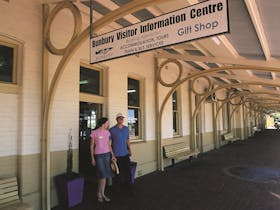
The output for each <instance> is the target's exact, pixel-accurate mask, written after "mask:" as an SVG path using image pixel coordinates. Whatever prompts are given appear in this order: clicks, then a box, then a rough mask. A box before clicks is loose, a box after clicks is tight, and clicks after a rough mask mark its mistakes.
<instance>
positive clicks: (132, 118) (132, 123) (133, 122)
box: [127, 78, 141, 139]
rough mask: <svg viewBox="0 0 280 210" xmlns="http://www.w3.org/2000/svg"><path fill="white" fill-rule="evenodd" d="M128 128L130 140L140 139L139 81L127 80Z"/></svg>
mask: <svg viewBox="0 0 280 210" xmlns="http://www.w3.org/2000/svg"><path fill="white" fill-rule="evenodd" d="M127 87H128V89H127V98H128V119H127V120H128V128H129V134H130V138H131V139H140V138H141V124H140V123H141V106H140V81H139V80H136V79H132V78H128V85H127Z"/></svg>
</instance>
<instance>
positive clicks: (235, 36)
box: [41, 0, 280, 107]
mask: <svg viewBox="0 0 280 210" xmlns="http://www.w3.org/2000/svg"><path fill="white" fill-rule="evenodd" d="M41 1H42V3H53V2H55V1H53V0H41ZM131 1H132V0H94V1H93V2H94V5H93V7H94V11H93V14H94V19H95V20H97V19H99V18H101V17H102V16H104V15H106V14H108V13H110V12H111V11H114V10H116V9H117V8H119V7H122V6H124V5H125V4H127V3H129V2H131ZM73 2H75V4H76V5H77V6H78V7H79V9H80V10H82V11H83V12H84V13H89V1H85V0H76V1H73ZM199 2H201V0H170V1H166V2H164V3H161V4H157V5H155V6H151V7H148V8H145V9H142V10H140V11H137V12H134V13H131V14H129V15H126V16H125V17H123V18H120V19H118V20H116V21H115V22H112V23H111V24H110V25H108V26H107V27H104V28H103V30H102V31H101V33H105V32H109V31H112V30H115V29H119V28H123V27H126V26H129V25H131V24H135V23H138V22H140V21H144V20H146V19H150V18H153V17H156V16H159V15H162V14H165V13H168V12H171V11H174V10H178V9H180V8H183V7H187V6H190V5H192V4H196V3H199ZM228 4H229V24H230V33H227V34H224V35H219V36H215V37H211V38H205V39H200V40H196V41H192V42H188V43H183V44H179V45H175V46H171V47H166V48H162V49H159V50H155V55H156V56H158V57H162V58H172V59H178V60H180V61H182V63H183V64H184V65H185V66H186V67H187V68H188V69H192V70H194V71H205V70H207V69H210V68H215V67H227V66H234V65H254V66H263V67H280V60H279V59H280V42H279V41H278V37H279V35H280V29H278V28H279V27H278V21H279V20H280V12H279V10H280V1H279V0H266V1H264V0H228ZM211 78H212V80H213V81H214V82H215V83H217V84H228V83H241V82H252V81H256V82H258V81H259V82H265V83H269V84H271V87H268V86H262V85H248V86H246V87H241V88H237V89H239V90H240V91H242V90H244V89H246V91H251V92H260V91H262V92H264V91H266V92H269V93H272V94H275V93H278V92H279V90H280V88H278V87H275V86H274V85H278V84H280V83H279V82H280V73H277V72H270V71H266V72H264V71H258V70H256V69H244V70H242V71H231V70H227V71H224V72H222V73H218V74H216V75H215V76H212V77H211ZM263 97H267V95H263ZM273 97H274V98H279V99H280V97H279V96H277V95H273ZM252 98H253V99H254V100H256V101H258V102H259V101H261V98H262V95H260V96H258V97H257V98H256V97H252ZM268 104H269V103H268ZM270 107H271V106H270Z"/></svg>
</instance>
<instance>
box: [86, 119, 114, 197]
mask: <svg viewBox="0 0 280 210" xmlns="http://www.w3.org/2000/svg"><path fill="white" fill-rule="evenodd" d="M108 127H109V123H108V118H105V117H104V118H101V119H99V120H98V123H97V126H96V128H95V129H94V130H93V131H92V132H91V135H90V136H91V145H90V153H91V161H92V165H93V166H95V165H96V166H97V171H98V176H99V180H98V192H97V200H98V201H99V202H103V201H106V202H109V201H110V199H109V198H108V197H107V196H106V195H105V193H104V191H105V186H106V178H109V177H112V176H113V172H112V170H111V167H110V163H111V159H115V156H114V154H113V151H112V147H111V142H110V132H109V131H108V130H107V129H108Z"/></svg>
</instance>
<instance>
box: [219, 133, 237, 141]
mask: <svg viewBox="0 0 280 210" xmlns="http://www.w3.org/2000/svg"><path fill="white" fill-rule="evenodd" d="M222 140H224V141H228V142H233V141H236V140H239V138H238V137H235V136H234V135H233V133H232V132H229V133H224V134H223V135H222Z"/></svg>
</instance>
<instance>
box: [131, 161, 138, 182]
mask: <svg viewBox="0 0 280 210" xmlns="http://www.w3.org/2000/svg"><path fill="white" fill-rule="evenodd" d="M136 166H137V162H133V161H131V162H130V176H131V180H130V181H131V184H134V179H135V172H136Z"/></svg>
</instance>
